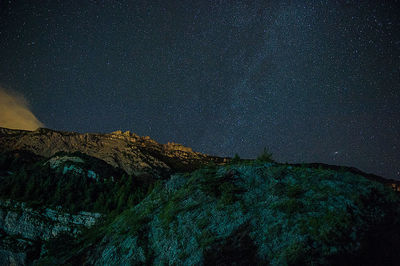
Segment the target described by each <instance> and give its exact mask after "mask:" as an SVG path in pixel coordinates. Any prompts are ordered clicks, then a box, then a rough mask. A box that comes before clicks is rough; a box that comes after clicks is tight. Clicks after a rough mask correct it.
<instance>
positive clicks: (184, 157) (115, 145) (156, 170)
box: [0, 128, 228, 176]
mask: <svg viewBox="0 0 400 266" xmlns="http://www.w3.org/2000/svg"><path fill="white" fill-rule="evenodd" d="M0 134H1V135H2V136H1V138H0V148H1V149H3V151H11V150H27V151H31V152H33V153H35V154H37V155H40V156H44V157H51V156H53V155H54V154H56V153H57V152H60V151H64V152H81V153H84V154H87V155H90V156H93V157H96V158H98V159H101V160H103V161H105V162H107V163H108V164H110V165H112V166H114V167H118V168H120V169H122V170H124V171H125V172H126V173H128V174H139V173H151V174H155V175H157V176H164V175H169V174H170V173H172V172H180V171H190V170H194V169H196V168H198V167H200V166H201V165H204V164H208V163H211V162H213V163H216V164H224V163H225V162H227V161H228V158H221V157H216V156H210V155H207V154H203V153H199V152H194V151H193V150H192V149H191V148H189V147H185V146H183V145H181V144H177V143H173V142H168V143H167V144H160V143H157V142H156V141H155V140H153V139H151V138H150V137H148V136H145V137H140V136H138V135H136V134H135V133H132V132H130V131H125V132H122V131H121V130H118V131H114V132H112V133H109V134H100V133H83V134H82V133H76V132H66V131H56V130H52V129H48V128H38V129H37V130H35V131H26V130H12V129H6V128H0Z"/></svg>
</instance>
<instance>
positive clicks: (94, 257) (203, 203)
mask: <svg viewBox="0 0 400 266" xmlns="http://www.w3.org/2000/svg"><path fill="white" fill-rule="evenodd" d="M0 134H1V138H0V147H2V151H1V152H0V181H1V185H0V262H3V264H4V265H9V264H13V263H14V264H16V265H30V264H34V265H60V264H69V265H143V264H148V265H152V264H154V265H160V264H173V265H321V264H323V265H326V264H328V265H349V264H356V265H368V264H373V265H377V264H382V262H384V264H385V265H396V262H397V255H398V254H399V252H400V197H399V194H398V193H397V192H395V191H394V190H393V189H392V184H397V183H393V182H394V181H391V180H385V179H383V178H381V177H378V176H374V175H370V174H365V173H363V172H361V171H359V170H357V169H354V168H349V167H340V166H331V165H324V164H280V163H276V162H273V161H272V160H271V158H270V155H269V154H267V153H266V152H265V153H264V154H262V155H261V156H260V157H259V158H258V159H256V160H241V159H239V158H237V157H235V158H233V159H230V158H218V157H213V156H208V155H204V154H201V153H196V152H193V151H191V150H190V148H185V147H183V146H180V145H177V144H164V145H163V144H158V143H156V142H155V141H153V140H150V139H149V138H142V137H138V136H136V135H134V134H132V133H121V132H117V133H112V134H79V133H69V132H58V131H52V130H48V129H39V130H37V131H32V132H30V131H18V130H8V129H1V130H0ZM132 139H136V140H135V141H133V140H132ZM130 159H132V161H130ZM153 163H154V165H153ZM145 164H146V165H145ZM160 177H162V178H160ZM3 264H1V263H0V265H3Z"/></svg>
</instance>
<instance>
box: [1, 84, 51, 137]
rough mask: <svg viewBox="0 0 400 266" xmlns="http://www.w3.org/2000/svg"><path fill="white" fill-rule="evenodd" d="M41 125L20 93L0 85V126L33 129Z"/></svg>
mask: <svg viewBox="0 0 400 266" xmlns="http://www.w3.org/2000/svg"><path fill="white" fill-rule="evenodd" d="M43 126H44V125H43V123H42V122H40V121H39V120H38V119H37V118H36V116H35V115H34V114H33V113H32V112H31V111H30V110H29V104H28V101H27V100H26V99H25V98H24V97H23V96H22V95H20V94H17V93H15V92H11V91H9V90H5V89H4V88H1V87H0V127H6V128H12V129H25V130H35V129H37V128H39V127H43Z"/></svg>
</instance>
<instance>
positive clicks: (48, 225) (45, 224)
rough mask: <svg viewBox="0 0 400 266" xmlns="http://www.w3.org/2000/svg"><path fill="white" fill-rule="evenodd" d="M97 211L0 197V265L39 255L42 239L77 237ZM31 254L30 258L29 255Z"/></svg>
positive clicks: (96, 216)
mask: <svg viewBox="0 0 400 266" xmlns="http://www.w3.org/2000/svg"><path fill="white" fill-rule="evenodd" d="M100 218H101V215H100V214H99V213H89V212H81V213H79V214H75V215H72V214H69V213H63V212H61V211H59V210H53V209H48V208H43V209H36V210H34V209H32V208H28V207H26V205H25V204H24V203H19V202H16V201H11V200H7V201H3V200H0V265H25V264H26V262H27V261H32V259H34V257H38V256H39V255H40V253H43V252H45V251H44V250H42V243H43V241H48V240H49V239H51V238H55V237H57V236H59V235H60V234H68V235H70V236H72V237H77V236H78V235H79V233H80V232H81V231H82V229H84V228H90V227H91V226H93V225H94V224H95V223H96V221H97V220H98V219H100ZM32 257H33V258H32Z"/></svg>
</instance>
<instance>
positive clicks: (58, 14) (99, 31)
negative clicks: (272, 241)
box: [0, 1, 400, 178]
mask: <svg viewBox="0 0 400 266" xmlns="http://www.w3.org/2000/svg"><path fill="white" fill-rule="evenodd" d="M10 2H11V3H9V2H8V1H7V2H6V3H5V2H4V1H2V2H1V4H0V5H1V7H0V10H1V11H0V12H1V13H0V18H1V23H0V85H1V86H3V87H5V88H7V89H9V90H13V91H17V92H19V93H21V94H23V95H24V96H25V98H27V99H28V100H29V101H30V103H31V106H32V109H33V112H34V114H35V115H36V116H37V117H38V118H39V120H40V121H42V122H43V123H44V124H45V125H46V126H47V127H50V128H53V129H59V130H70V131H79V132H111V131H114V130H117V129H121V130H131V131H133V132H136V133H138V134H140V135H149V136H151V137H152V138H154V139H156V140H157V141H159V142H163V143H164V142H167V141H175V142H179V143H183V144H185V145H187V146H191V147H192V148H193V149H194V150H196V151H201V152H206V153H211V154H216V155H225V156H233V155H234V154H235V153H238V154H239V155H240V156H241V157H250V158H251V157H253V158H254V157H256V156H257V155H258V154H259V153H260V152H262V150H263V148H264V147H268V148H269V149H270V150H271V152H272V153H273V155H274V158H276V160H278V161H281V162H286V161H287V162H325V163H331V164H337V165H348V166H354V167H358V168H360V169H361V170H364V171H367V172H372V173H375V174H380V175H383V176H385V177H390V178H400V173H399V171H400V168H399V162H400V134H399V132H400V119H399V117H400V115H399V114H400V86H399V85H400V78H399V68H400V63H399V62H400V20H399V15H398V14H399V12H398V10H400V8H399V7H400V3H399V2H398V1H390V2H391V3H389V1H385V2H383V1H363V3H359V2H360V1H290V3H289V1H288V2H286V1H271V2H270V3H266V2H267V1H254V2H252V3H251V4H248V3H247V2H244V1H239V2H233V1H209V2H208V1H183V2H178V1H136V2H135V1H118V2H117V1H104V2H103V1H40V2H33V1H10ZM150 2H151V3H150ZM193 2H197V3H193ZM293 2H294V3H293Z"/></svg>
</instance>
